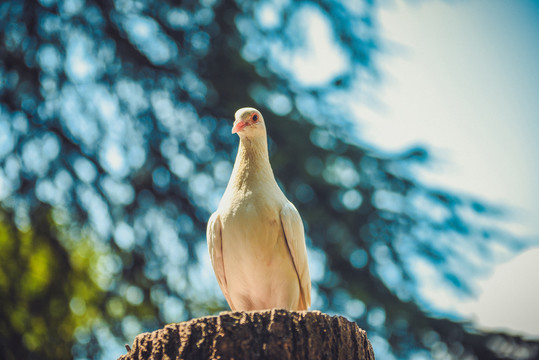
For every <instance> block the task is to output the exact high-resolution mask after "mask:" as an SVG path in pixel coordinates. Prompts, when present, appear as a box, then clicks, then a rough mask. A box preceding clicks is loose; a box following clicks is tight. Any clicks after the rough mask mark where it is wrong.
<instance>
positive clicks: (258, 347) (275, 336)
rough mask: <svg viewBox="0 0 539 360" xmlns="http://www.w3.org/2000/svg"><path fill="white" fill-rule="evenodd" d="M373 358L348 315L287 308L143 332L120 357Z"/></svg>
mask: <svg viewBox="0 0 539 360" xmlns="http://www.w3.org/2000/svg"><path fill="white" fill-rule="evenodd" d="M135 359H136V360H142V359H145V360H150V359H151V360H159V359H167V360H168V359H197V360H198V359H278V360H282V359H309V360H314V359H343V360H350V359H361V360H363V359H369V360H371V359H372V360H374V352H373V350H372V346H371V344H370V342H369V340H368V339H367V333H366V332H365V331H364V330H361V329H360V328H359V327H358V326H357V324H355V323H353V322H350V321H348V320H347V319H345V318H344V317H342V316H333V317H331V316H329V315H327V314H323V313H321V312H320V311H287V310H282V309H273V310H264V311H249V312H243V311H242V312H223V313H221V314H219V316H207V317H202V318H198V319H193V320H190V321H186V322H182V323H178V324H169V325H167V326H165V327H164V328H163V329H160V330H156V331H154V332H151V333H144V334H140V335H138V336H137V337H136V338H135V341H134V342H133V347H132V348H131V350H130V351H129V352H128V353H127V354H126V355H122V356H120V358H119V360H135Z"/></svg>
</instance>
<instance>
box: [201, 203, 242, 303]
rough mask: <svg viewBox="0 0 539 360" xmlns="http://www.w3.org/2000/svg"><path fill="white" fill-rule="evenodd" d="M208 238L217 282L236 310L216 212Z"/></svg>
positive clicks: (212, 218)
mask: <svg viewBox="0 0 539 360" xmlns="http://www.w3.org/2000/svg"><path fill="white" fill-rule="evenodd" d="M206 238H207V240H208V250H209V252H210V260H211V265H212V266H213V271H214V272H215V276H216V277H217V282H218V283H219V287H221V291H222V292H223V294H224V295H225V298H226V301H227V302H228V305H230V308H231V309H232V310H235V308H234V305H232V301H231V300H230V295H229V294H228V286H227V282H226V274H225V263H224V261H223V243H222V237H221V220H220V219H219V214H218V213H217V212H214V213H213V214H212V216H211V217H210V220H208V228H207V230H206Z"/></svg>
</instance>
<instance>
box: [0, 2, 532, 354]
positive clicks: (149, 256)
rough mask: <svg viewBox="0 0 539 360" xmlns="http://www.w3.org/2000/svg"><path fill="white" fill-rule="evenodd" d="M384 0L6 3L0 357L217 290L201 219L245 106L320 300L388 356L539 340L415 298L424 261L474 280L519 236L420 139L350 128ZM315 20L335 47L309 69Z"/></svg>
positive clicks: (458, 288) (150, 326)
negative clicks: (450, 187)
mask: <svg viewBox="0 0 539 360" xmlns="http://www.w3.org/2000/svg"><path fill="white" fill-rule="evenodd" d="M375 6H376V4H375V2H374V1H373V0H363V1H350V0H348V1H347V0H341V1H339V0H322V1H309V0H304V1H290V0H274V1H270V0H268V1H246V0H237V1H232V0H198V1H196V0H186V1H180V2H175V1H167V0H165V1H144V0H116V1H112V0H110V1H109V0H86V1H84V0H63V1H62V0H40V1H37V0H36V1H32V0H10V1H4V2H2V3H1V4H0V19H1V21H0V29H1V31H0V201H1V208H2V210H1V212H0V244H1V249H2V251H1V252H0V299H1V307H0V314H1V318H0V357H1V358H3V359H21V358H43V359H58V358H68V357H69V356H73V357H74V358H75V359H84V358H113V357H115V356H119V355H120V354H121V353H123V352H124V349H123V344H124V343H131V342H132V340H133V338H134V336H135V335H137V334H138V333H140V332H142V331H149V330H154V329H156V328H159V327H161V326H163V325H164V324H166V323H169V322H178V321H183V320H186V319H189V318H192V317H195V316H202V315H207V314H213V313H216V312H218V311H221V310H225V309H226V304H225V301H224V298H223V296H222V295H221V294H220V292H219V290H218V287H217V284H216V282H215V279H214V278H213V271H212V269H211V266H210V265H209V261H208V260H209V259H208V255H207V248H206V242H205V225H206V221H207V219H208V217H209V215H210V213H211V212H213V211H214V210H215V208H216V207H217V203H218V201H219V199H220V197H221V195H222V193H223V191H224V187H225V186H226V183H227V181H228V177H229V174H230V172H231V168H232V164H233V160H234V155H235V151H236V147H237V141H238V140H237V137H235V136H232V135H230V127H231V124H232V120H233V119H232V116H233V114H234V111H235V110H236V109H237V108H239V107H243V106H250V105H251V106H255V107H257V108H259V109H261V110H262V111H263V113H264V114H265V118H266V119H267V120H266V121H267V123H268V128H269V129H268V131H269V136H270V152H271V158H272V164H273V168H274V171H275V173H276V176H277V178H278V179H279V180H280V183H281V186H282V187H283V189H284V190H285V192H286V193H287V194H288V196H289V198H290V199H291V200H292V201H293V202H294V203H295V204H296V205H297V207H298V209H299V210H300V213H301V214H302V216H303V219H304V221H305V225H306V231H307V236H308V239H307V240H308V245H309V256H310V265H311V272H312V277H313V285H314V289H313V299H314V302H313V308H316V309H320V310H322V311H325V312H330V313H339V314H342V315H345V316H347V317H349V318H351V319H353V320H354V321H356V322H357V323H358V324H359V325H360V326H361V327H362V328H364V329H366V330H367V331H368V333H369V338H370V339H371V341H372V343H373V345H374V348H375V352H376V354H377V356H378V357H379V358H382V359H391V358H413V359H423V358H436V359H438V358H444V359H445V358H468V359H486V358H489V359H506V358H507V359H509V358H511V359H528V358H534V357H536V356H537V353H538V347H539V345H538V344H537V343H534V342H531V341H526V340H524V339H521V338H518V337H514V336H510V335H507V334H502V333H499V334H493V333H483V332H480V331H478V330H476V329H474V328H473V327H472V325H471V324H467V323H463V322H460V321H458V319H456V318H455V317H454V316H453V317H451V316H449V317H448V318H444V317H443V315H444V314H437V313H435V312H433V311H432V309H430V308H429V306H428V304H427V303H426V302H425V301H424V300H423V299H422V298H421V297H420V296H419V293H418V289H417V287H418V283H417V275H418V273H417V272H418V271H421V269H426V268H428V269H431V270H432V273H433V275H432V276H435V277H436V279H439V281H440V283H443V284H445V285H446V286H447V287H451V288H452V289H453V290H454V291H455V292H458V293H461V294H463V295H465V294H469V293H471V292H472V291H473V276H471V275H470V274H477V273H480V272H483V271H485V270H486V269H488V264H489V263H490V262H491V261H492V259H495V258H496V256H497V252H496V249H499V248H504V249H508V250H510V251H514V250H516V249H519V248H521V247H522V246H524V244H523V242H522V241H519V240H518V239H514V238H512V237H511V236H509V235H507V234H504V233H503V232H501V231H500V230H498V229H497V228H496V227H495V226H493V225H492V223H493V221H494V222H495V220H496V219H499V218H500V216H502V213H501V212H500V210H499V209H496V208H494V207H492V206H489V205H488V204H484V203H481V202H479V201H476V200H475V199H473V198H469V197H467V196H463V195H459V194H451V193H448V192H445V191H443V190H439V189H433V188H430V187H428V186H425V185H424V184H421V183H419V182H418V181H417V180H416V179H414V173H413V168H414V167H416V166H424V165H425V164H426V163H427V162H428V153H427V151H426V150H425V149H421V148H416V149H410V150H409V151H406V152H404V153H401V154H381V153H379V152H377V151H375V150H372V149H367V148H365V147H364V146H362V144H361V143H360V142H359V141H358V137H357V135H356V134H357V133H358V131H359V129H358V128H357V123H358V121H359V119H354V118H353V116H351V115H350V114H351V112H350V111H349V109H348V108H347V107H348V105H349V104H350V103H351V102H353V101H354V99H355V98H356V97H357V96H362V95H363V92H364V91H365V90H364V88H365V85H364V84H366V83H369V82H372V81H376V78H377V73H376V68H375V63H374V61H373V54H374V53H375V52H376V51H378V50H377V49H378V40H377V37H376V34H377V33H376V26H375V23H376V22H375V17H374V16H375ZM313 21H317V22H318V24H321V25H320V26H322V27H325V28H327V31H329V33H330V35H331V36H330V39H331V42H332V43H334V45H335V46H336V49H338V52H337V54H336V59H339V61H341V62H342V64H341V65H342V66H341V67H340V68H336V70H334V71H333V72H331V71H326V72H323V71H321V72H320V73H316V72H315V74H316V75H318V76H314V77H313V76H311V78H309V77H308V76H303V75H304V73H308V72H309V67H308V64H309V59H310V58H311V57H313V56H316V54H313V53H312V49H311V48H310V47H309V41H312V39H311V40H309V39H310V38H309V37H310V35H309V31H308V28H309V24H310V23H312V22H313ZM315 40H316V39H315ZM334 55H335V54H334ZM298 69H300V70H301V69H303V72H302V71H300V72H299V75H298ZM302 74H303V75H302ZM310 75H313V74H312V71H311V74H310ZM302 76H303V77H302ZM418 264H419V265H421V267H418ZM51 345H52V346H51Z"/></svg>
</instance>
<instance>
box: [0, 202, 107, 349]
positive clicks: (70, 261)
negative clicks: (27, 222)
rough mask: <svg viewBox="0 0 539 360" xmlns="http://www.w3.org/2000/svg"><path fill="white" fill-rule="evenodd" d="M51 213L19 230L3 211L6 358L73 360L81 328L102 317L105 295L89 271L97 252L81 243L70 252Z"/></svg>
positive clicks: (1, 314)
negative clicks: (99, 306) (76, 332)
mask: <svg viewBox="0 0 539 360" xmlns="http://www.w3.org/2000/svg"><path fill="white" fill-rule="evenodd" d="M49 215H50V211H49V210H46V209H42V210H40V211H36V212H35V213H34V214H33V216H32V222H31V224H32V227H26V228H24V229H23V230H19V229H18V228H17V226H16V224H15V221H14V216H13V213H12V212H9V211H4V210H2V211H1V212H0V248H1V249H2V251H1V252H0V303H1V304H2V306H1V307H0V319H2V320H1V323H0V324H1V325H0V345H1V346H0V350H1V352H0V354H1V357H2V358H3V359H21V358H30V357H39V358H42V359H66V358H69V357H71V346H72V345H73V343H74V341H75V340H74V337H73V336H74V334H75V330H76V329H78V328H79V327H81V326H82V327H84V326H87V324H89V320H91V319H95V317H96V315H99V313H100V312H99V310H98V309H97V304H99V302H100V301H101V300H102V298H103V294H102V291H101V290H100V289H99V288H98V287H97V286H96V284H95V283H94V282H93V281H92V280H91V278H90V274H89V272H88V267H87V265H88V264H90V263H92V262H93V261H94V259H92V256H95V255H94V254H93V251H92V250H91V249H90V248H88V247H87V248H86V249H87V250H86V251H84V250H83V249H84V247H85V245H84V243H85V242H87V240H80V244H79V245H80V246H79V245H78V246H77V247H78V250H77V252H68V251H67V248H66V246H65V245H66V244H63V243H62V241H61V240H60V236H59V231H58V228H57V226H56V225H55V224H54V222H53V221H52V220H51V218H50V216H49ZM79 329H82V328H79Z"/></svg>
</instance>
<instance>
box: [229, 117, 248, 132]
mask: <svg viewBox="0 0 539 360" xmlns="http://www.w3.org/2000/svg"><path fill="white" fill-rule="evenodd" d="M246 126H247V123H246V122H245V121H242V120H236V122H234V127H233V128H232V134H235V133H237V132H239V131H242V130H243V128H244V127H246Z"/></svg>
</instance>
